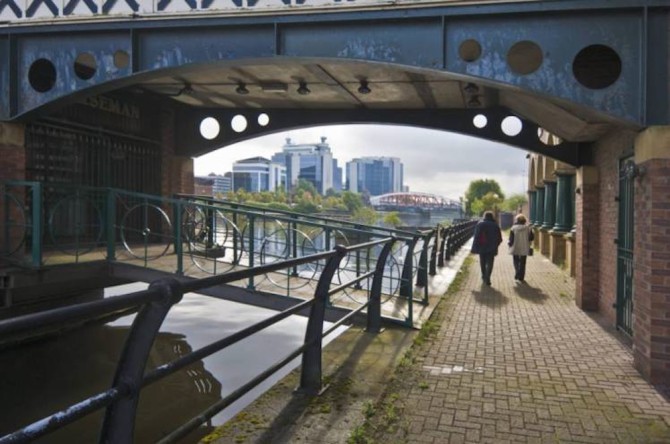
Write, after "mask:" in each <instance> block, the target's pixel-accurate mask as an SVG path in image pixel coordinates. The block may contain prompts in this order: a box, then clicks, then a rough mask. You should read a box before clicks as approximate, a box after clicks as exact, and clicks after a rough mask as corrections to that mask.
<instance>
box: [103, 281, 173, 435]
mask: <svg viewBox="0 0 670 444" xmlns="http://www.w3.org/2000/svg"><path fill="white" fill-rule="evenodd" d="M149 288H150V289H155V290H158V291H160V292H161V293H162V294H163V297H162V298H161V299H160V300H158V301H154V302H150V303H148V304H145V305H144V306H143V307H142V309H141V310H140V311H139V313H137V315H136V316H135V320H134V321H133V325H132V326H131V328H130V333H129V334H128V338H127V339H126V342H125V345H124V348H123V352H122V354H121V358H120V359H119V363H118V365H117V367H116V375H115V376H114V382H113V387H117V388H118V389H119V391H120V392H122V393H123V394H124V396H123V397H121V398H120V399H119V400H117V401H115V402H113V403H112V404H110V405H109V406H108V407H107V410H106V411H105V419H104V421H103V424H102V432H101V433H100V442H101V443H112V444H117V443H118V444H123V443H131V442H133V435H134V430H135V416H136V411H137V403H138V401H139V394H140V390H141V388H142V379H143V376H144V368H145V366H146V363H147V359H148V357H149V352H150V351H151V347H152V345H153V343H154V340H155V338H156V335H157V334H158V330H159V329H160V326H161V324H162V323H163V320H164V319H165V316H166V315H167V313H168V311H170V308H171V307H172V306H173V305H174V304H176V303H178V302H179V301H180V300H181V298H182V296H183V291H182V289H181V284H180V283H179V281H177V280H176V279H174V278H166V279H161V280H158V281H155V282H153V283H152V284H151V285H150V286H149Z"/></svg>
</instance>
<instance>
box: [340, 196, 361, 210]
mask: <svg viewBox="0 0 670 444" xmlns="http://www.w3.org/2000/svg"><path fill="white" fill-rule="evenodd" d="M342 203H343V204H344V205H345V206H346V207H347V209H348V210H349V212H350V213H352V214H353V213H355V212H356V210H359V209H361V208H363V199H362V198H361V196H360V195H358V194H356V193H352V192H351V191H345V192H343V193H342Z"/></svg>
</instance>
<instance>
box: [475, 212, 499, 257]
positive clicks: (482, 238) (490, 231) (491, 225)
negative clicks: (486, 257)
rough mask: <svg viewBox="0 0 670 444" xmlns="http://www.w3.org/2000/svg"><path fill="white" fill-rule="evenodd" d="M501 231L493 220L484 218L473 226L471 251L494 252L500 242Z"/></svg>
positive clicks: (478, 252) (496, 251)
mask: <svg viewBox="0 0 670 444" xmlns="http://www.w3.org/2000/svg"><path fill="white" fill-rule="evenodd" d="M502 241H503V239H502V233H501V232H500V227H499V226H498V224H497V223H496V222H495V221H492V220H487V219H484V220H482V221H480V222H478V223H477V225H476V226H475V234H474V239H473V240H472V250H471V251H472V252H473V253H475V254H482V253H496V254H498V245H500V244H501V243H502Z"/></svg>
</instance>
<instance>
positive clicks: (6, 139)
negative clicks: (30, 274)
mask: <svg viewBox="0 0 670 444" xmlns="http://www.w3.org/2000/svg"><path fill="white" fill-rule="evenodd" d="M25 179H26V147H25V126H24V125H21V124H14V123H0V181H6V180H25ZM4 191H5V190H4V189H3V188H0V245H1V247H0V255H3V254H11V253H12V252H14V250H15V249H16V248H18V247H19V246H20V245H21V241H22V236H23V235H24V232H23V229H24V227H23V226H21V225H23V224H22V223H19V224H18V225H12V224H11V223H10V224H7V221H9V220H13V221H21V220H25V219H24V217H23V216H22V214H21V208H20V206H22V205H23V203H24V202H23V200H24V197H25V193H20V192H17V193H13V196H14V199H15V200H11V199H9V200H6V197H5V192H4ZM2 305H9V301H8V300H6V301H4V303H3V301H0V306H2Z"/></svg>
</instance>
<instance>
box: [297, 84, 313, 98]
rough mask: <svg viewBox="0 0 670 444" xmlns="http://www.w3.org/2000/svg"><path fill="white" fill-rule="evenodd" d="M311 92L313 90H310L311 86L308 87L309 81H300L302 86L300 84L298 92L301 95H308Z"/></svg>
mask: <svg viewBox="0 0 670 444" xmlns="http://www.w3.org/2000/svg"><path fill="white" fill-rule="evenodd" d="M311 92H312V91H310V90H309V88H307V83H305V82H300V86H298V94H300V95H301V96H306V95H307V94H309V93H311Z"/></svg>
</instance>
